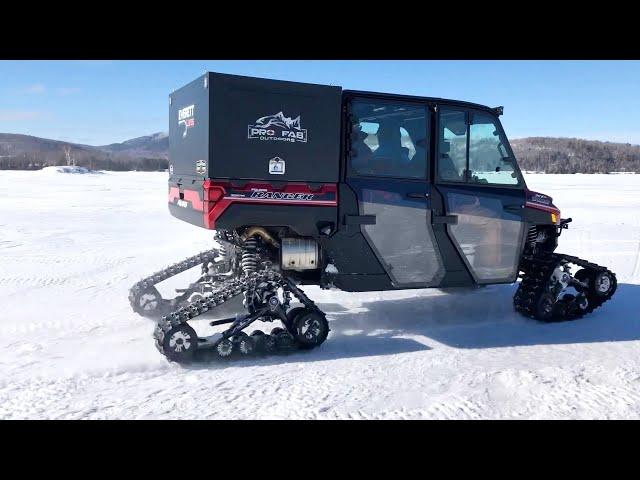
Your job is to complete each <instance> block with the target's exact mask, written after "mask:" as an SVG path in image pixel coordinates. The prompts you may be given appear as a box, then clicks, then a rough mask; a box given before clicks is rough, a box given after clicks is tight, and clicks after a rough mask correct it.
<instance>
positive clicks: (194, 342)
mask: <svg viewBox="0 0 640 480" xmlns="http://www.w3.org/2000/svg"><path fill="white" fill-rule="evenodd" d="M162 348H163V349H164V354H165V355H166V357H167V358H168V359H169V360H172V361H174V362H178V363H186V362H189V361H191V360H192V359H193V355H194V354H195V351H196V350H197V349H198V335H197V334H196V331H195V330H194V329H193V328H191V327H190V326H189V325H187V324H186V323H183V324H181V325H179V326H177V327H174V328H172V329H171V330H169V331H168V332H167V333H165V335H164V339H163V341H162Z"/></svg>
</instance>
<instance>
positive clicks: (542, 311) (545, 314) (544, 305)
mask: <svg viewBox="0 0 640 480" xmlns="http://www.w3.org/2000/svg"><path fill="white" fill-rule="evenodd" d="M555 303H556V300H555V298H554V297H553V295H551V294H550V293H543V294H542V295H541V296H540V298H539V299H538V302H537V303H536V306H535V318H537V319H538V320H540V321H542V322H550V321H551V320H552V318H553V317H554V314H557V313H558V311H557V308H556V307H555Z"/></svg>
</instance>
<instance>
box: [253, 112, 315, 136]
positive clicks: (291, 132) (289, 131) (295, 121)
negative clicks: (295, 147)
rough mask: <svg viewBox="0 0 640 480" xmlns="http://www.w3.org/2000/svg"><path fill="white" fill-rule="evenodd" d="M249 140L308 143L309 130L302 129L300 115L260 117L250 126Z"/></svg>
mask: <svg viewBox="0 0 640 480" xmlns="http://www.w3.org/2000/svg"><path fill="white" fill-rule="evenodd" d="M248 138H257V139H258V140H263V141H283V142H291V143H295V142H302V143H307V130H306V129H304V128H301V127H300V115H298V116H297V117H296V118H290V117H285V116H284V113H282V112H278V113H276V114H275V115H267V116H265V117H260V118H259V119H258V120H256V121H255V123H254V124H250V125H249V126H248Z"/></svg>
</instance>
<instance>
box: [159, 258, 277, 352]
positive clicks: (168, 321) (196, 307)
mask: <svg viewBox="0 0 640 480" xmlns="http://www.w3.org/2000/svg"><path fill="white" fill-rule="evenodd" d="M282 284H283V277H282V275H280V274H279V273H277V272H274V271H271V270H269V271H265V272H254V273H252V274H250V275H249V276H246V277H242V278H234V279H231V280H229V281H227V282H225V283H224V284H223V285H222V286H221V288H220V289H219V290H218V291H216V292H215V293H214V294H213V295H211V296H210V297H205V298H202V299H199V300H196V301H195V302H192V303H190V304H189V305H187V306H184V307H181V308H179V309H178V310H176V311H175V312H172V313H170V314H169V315H165V316H164V317H162V318H161V319H160V320H159V321H158V323H157V325H156V328H155V331H154V334H153V336H154V338H155V340H156V348H157V349H158V350H159V351H160V353H162V354H163V355H165V352H164V347H163V340H164V336H165V334H166V333H167V332H168V331H170V330H171V329H172V328H175V327H177V326H179V325H181V324H183V323H187V322H188V321H189V320H191V319H193V318H195V317H197V316H199V315H202V314H203V313H205V312H208V311H209V310H211V309H212V308H215V307H217V306H220V305H222V304H223V303H225V302H227V301H229V300H231V299H232V298H234V297H236V296H238V295H240V294H242V293H245V292H248V291H250V290H251V291H252V290H255V289H257V288H260V289H266V288H271V289H273V288H277V287H279V286H282Z"/></svg>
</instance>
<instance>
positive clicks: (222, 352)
mask: <svg viewBox="0 0 640 480" xmlns="http://www.w3.org/2000/svg"><path fill="white" fill-rule="evenodd" d="M216 353H217V354H218V357H220V358H229V357H230V356H231V354H232V353H233V342H232V341H231V340H230V339H228V338H225V339H224V340H221V341H220V342H218V344H217V345H216Z"/></svg>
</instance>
